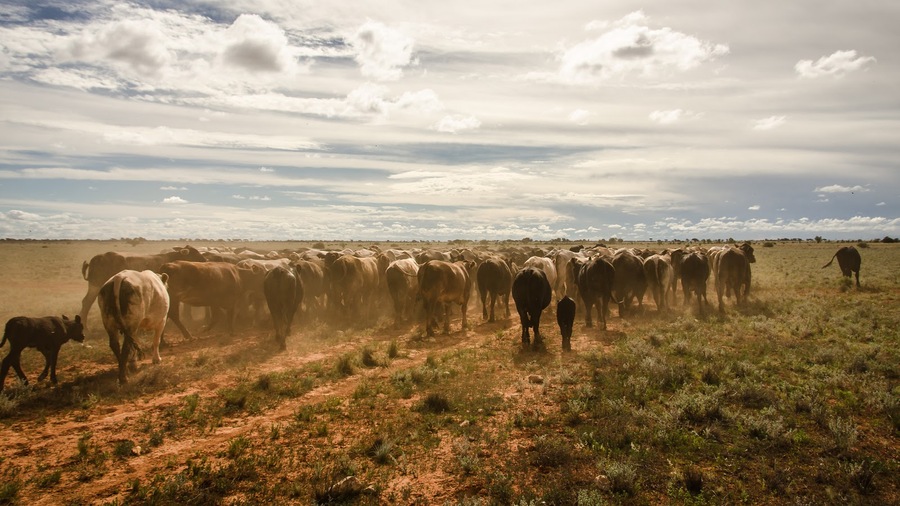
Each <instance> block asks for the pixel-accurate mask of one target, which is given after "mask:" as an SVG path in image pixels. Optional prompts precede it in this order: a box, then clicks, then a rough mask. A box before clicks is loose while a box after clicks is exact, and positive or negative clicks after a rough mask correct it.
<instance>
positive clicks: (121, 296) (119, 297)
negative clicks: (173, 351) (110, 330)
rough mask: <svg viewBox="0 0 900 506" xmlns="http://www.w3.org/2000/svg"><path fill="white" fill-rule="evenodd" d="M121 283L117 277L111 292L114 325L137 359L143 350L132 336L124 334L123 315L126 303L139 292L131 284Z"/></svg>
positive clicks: (126, 308) (138, 294)
mask: <svg viewBox="0 0 900 506" xmlns="http://www.w3.org/2000/svg"><path fill="white" fill-rule="evenodd" d="M123 281H124V279H123V278H121V277H118V276H117V277H116V280H115V289H114V291H113V294H114V295H113V298H114V299H115V304H116V311H115V313H116V315H115V317H116V325H118V326H119V328H120V329H122V335H123V337H124V339H126V340H127V341H129V342H130V343H131V347H132V349H134V350H135V351H136V352H137V353H138V356H139V357H143V355H144V350H142V349H141V347H140V345H139V344H138V342H137V341H136V340H135V339H134V336H131V335H128V334H127V333H126V332H125V329H126V328H127V327H126V326H125V315H126V313H128V302H129V301H131V300H133V299H134V297H139V296H140V292H138V291H137V290H135V289H134V286H132V284H131V283H123ZM124 347H125V343H124V342H123V343H122V349H123V350H124V349H125V348H124Z"/></svg>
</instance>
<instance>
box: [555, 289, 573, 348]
mask: <svg viewBox="0 0 900 506" xmlns="http://www.w3.org/2000/svg"><path fill="white" fill-rule="evenodd" d="M556 323H558V324H559V333H560V334H562V349H563V351H572V327H573V326H574V324H575V301H574V300H572V298H571V297H569V296H568V295H566V296H565V297H563V298H562V299H559V302H557V303H556Z"/></svg>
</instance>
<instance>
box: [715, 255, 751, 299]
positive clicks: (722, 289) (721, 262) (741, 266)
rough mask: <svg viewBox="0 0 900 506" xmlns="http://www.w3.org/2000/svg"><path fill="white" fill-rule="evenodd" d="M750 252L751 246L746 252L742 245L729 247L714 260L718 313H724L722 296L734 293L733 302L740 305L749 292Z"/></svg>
mask: <svg viewBox="0 0 900 506" xmlns="http://www.w3.org/2000/svg"><path fill="white" fill-rule="evenodd" d="M742 246H743V245H742ZM752 254H753V252H752V248H751V250H750V253H749V254H748V253H747V252H746V249H744V248H743V247H741V248H737V247H731V248H729V249H727V250H725V251H722V252H720V253H719V255H718V260H717V262H716V269H717V270H716V295H717V296H718V299H719V312H720V313H723V314H724V313H725V305H724V304H723V303H722V297H723V296H725V295H728V294H731V293H734V298H735V303H736V304H737V305H738V306H740V305H742V304H743V303H744V301H745V300H746V298H747V295H748V294H749V293H750V263H751V262H752V260H751V258H753V257H752ZM753 260H755V258H754V259H753Z"/></svg>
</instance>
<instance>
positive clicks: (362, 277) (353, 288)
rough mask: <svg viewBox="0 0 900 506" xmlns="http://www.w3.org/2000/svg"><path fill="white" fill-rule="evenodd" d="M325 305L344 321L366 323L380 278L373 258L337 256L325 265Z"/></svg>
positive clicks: (370, 314)
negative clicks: (326, 288) (326, 289)
mask: <svg viewBox="0 0 900 506" xmlns="http://www.w3.org/2000/svg"><path fill="white" fill-rule="evenodd" d="M326 279H327V285H328V288H329V289H328V305H329V306H330V307H332V308H333V309H334V313H335V314H336V315H338V316H342V317H345V318H353V319H356V320H358V321H368V320H369V319H370V318H371V317H372V307H373V305H374V304H375V302H376V301H375V299H376V295H377V293H378V292H377V290H378V286H379V280H380V276H379V275H378V261H377V260H376V258H375V257H374V256H371V257H366V258H359V257H356V256H353V255H341V256H340V257H338V258H337V259H335V260H334V262H332V263H331V265H330V266H328V269H327V273H326Z"/></svg>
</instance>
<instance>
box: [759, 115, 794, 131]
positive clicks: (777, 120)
mask: <svg viewBox="0 0 900 506" xmlns="http://www.w3.org/2000/svg"><path fill="white" fill-rule="evenodd" d="M786 121H787V116H769V117H768V118H763V119H758V120H756V121H755V122H754V123H753V129H754V130H772V129H773V128H778V127H780V126H781V125H784V124H785V122H786Z"/></svg>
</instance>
